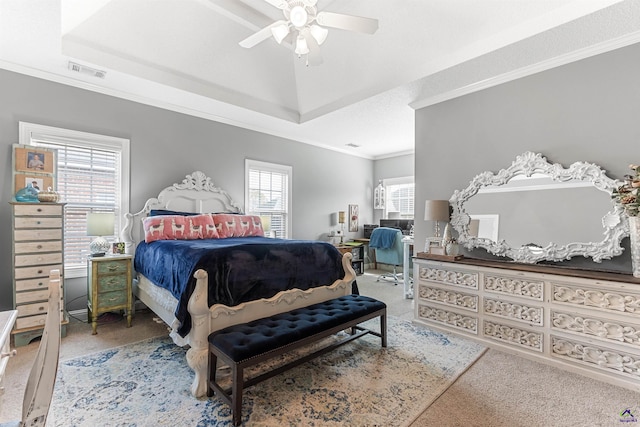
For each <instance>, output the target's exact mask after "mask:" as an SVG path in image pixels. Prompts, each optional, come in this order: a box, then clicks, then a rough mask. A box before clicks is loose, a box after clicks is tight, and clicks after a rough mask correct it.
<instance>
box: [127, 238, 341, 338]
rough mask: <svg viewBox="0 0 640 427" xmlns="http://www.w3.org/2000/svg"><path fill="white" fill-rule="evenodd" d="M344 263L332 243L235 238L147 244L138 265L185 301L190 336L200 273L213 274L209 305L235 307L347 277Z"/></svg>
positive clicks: (181, 315) (182, 313)
mask: <svg viewBox="0 0 640 427" xmlns="http://www.w3.org/2000/svg"><path fill="white" fill-rule="evenodd" d="M341 259H342V255H341V254H340V252H339V251H338V250H337V249H336V248H335V247H334V246H333V245H331V244H330V243H327V242H319V241H307V240H284V239H272V238H265V237H232V238H226V239H203V240H158V241H155V242H151V243H145V242H141V243H140V244H138V247H137V248H136V254H135V258H134V267H135V270H136V271H137V272H139V273H141V274H142V275H144V276H145V277H147V278H148V279H150V280H151V281H152V282H153V283H155V284H156V285H158V286H160V287H163V288H165V289H167V290H168V291H170V292H171V294H172V295H173V296H174V297H175V298H176V299H177V300H178V301H179V303H178V307H177V309H176V313H175V315H176V318H177V319H178V320H179V321H180V322H181V326H180V328H179V329H178V333H179V334H180V335H181V336H183V337H184V336H186V335H187V333H188V332H189V330H190V329H191V318H190V316H189V313H188V311H187V303H188V301H189V297H190V296H191V294H192V293H193V290H194V289H195V283H196V281H195V279H194V278H193V274H194V273H195V271H196V270H198V269H204V270H206V271H207V273H208V275H209V290H208V291H209V298H208V299H209V301H208V302H209V307H211V306H212V305H213V304H225V305H228V306H234V305H237V304H240V303H242V302H246V301H251V300H255V299H259V298H270V297H272V296H274V295H275V294H277V293H278V292H280V291H282V290H287V289H292V288H298V289H302V290H306V289H309V288H313V287H318V286H325V285H329V284H331V283H333V282H334V281H336V280H338V279H341V278H342V277H344V270H343V268H342V262H341Z"/></svg>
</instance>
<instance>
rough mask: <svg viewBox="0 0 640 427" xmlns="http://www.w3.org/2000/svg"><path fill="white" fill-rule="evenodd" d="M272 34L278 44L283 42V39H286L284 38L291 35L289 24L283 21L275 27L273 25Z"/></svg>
mask: <svg viewBox="0 0 640 427" xmlns="http://www.w3.org/2000/svg"><path fill="white" fill-rule="evenodd" d="M271 34H272V35H273V38H274V39H276V41H277V42H278V44H281V43H282V40H284V38H285V37H287V35H289V26H288V25H287V24H285V23H282V24H280V25H276V26H275V27H271Z"/></svg>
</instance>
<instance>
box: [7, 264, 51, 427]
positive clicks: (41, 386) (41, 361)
mask: <svg viewBox="0 0 640 427" xmlns="http://www.w3.org/2000/svg"><path fill="white" fill-rule="evenodd" d="M59 356H60V270H51V271H50V272H49V305H48V307H47V317H46V320H45V324H44V331H43V333H42V338H41V339H40V346H39V347H38V353H37V354H36V359H35V361H34V362H33V366H32V367H31V372H30V373H29V379H28V380H27V386H26V388H25V391H24V398H23V401H22V420H20V421H12V422H8V423H3V424H0V427H14V426H17V427H22V426H39V427H44V425H45V423H46V420H47V414H48V413H49V406H50V405H51V398H52V397H53V387H54V385H55V382H56V375H57V373H58V358H59Z"/></svg>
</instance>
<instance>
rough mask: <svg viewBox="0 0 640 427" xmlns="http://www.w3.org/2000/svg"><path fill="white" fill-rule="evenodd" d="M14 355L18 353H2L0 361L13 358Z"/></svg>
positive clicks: (14, 351)
mask: <svg viewBox="0 0 640 427" xmlns="http://www.w3.org/2000/svg"><path fill="white" fill-rule="evenodd" d="M16 354H18V352H17V351H16V350H11V351H10V352H8V353H2V354H0V359H4V358H5V357H13V356H15V355H16Z"/></svg>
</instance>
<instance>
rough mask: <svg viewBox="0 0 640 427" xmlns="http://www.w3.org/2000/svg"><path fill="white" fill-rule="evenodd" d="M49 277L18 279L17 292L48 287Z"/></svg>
mask: <svg viewBox="0 0 640 427" xmlns="http://www.w3.org/2000/svg"><path fill="white" fill-rule="evenodd" d="M48 288H49V279H48V277H42V278H39V279H26V280H16V292H23V291H29V290H37V289H48Z"/></svg>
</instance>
